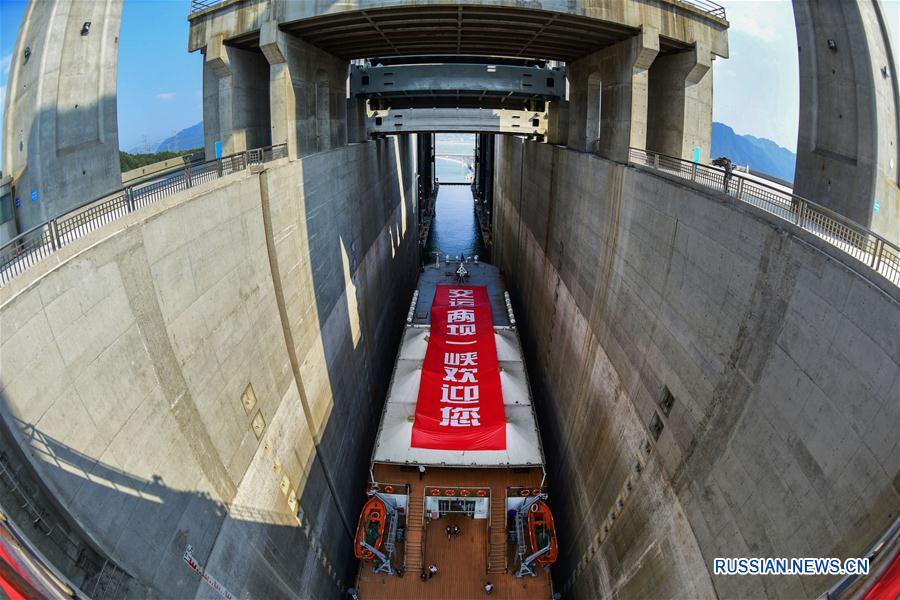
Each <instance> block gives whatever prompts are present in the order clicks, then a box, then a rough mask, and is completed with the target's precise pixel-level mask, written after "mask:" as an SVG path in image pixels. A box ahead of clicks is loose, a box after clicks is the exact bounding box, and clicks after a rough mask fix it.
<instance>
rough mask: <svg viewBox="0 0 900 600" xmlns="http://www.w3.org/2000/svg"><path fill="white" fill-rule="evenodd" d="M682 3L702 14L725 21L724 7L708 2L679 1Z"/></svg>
mask: <svg viewBox="0 0 900 600" xmlns="http://www.w3.org/2000/svg"><path fill="white" fill-rule="evenodd" d="M680 1H681V2H682V3H684V4H687V5H690V6H693V7H694V8H698V9H700V10H702V11H703V12H705V13H707V14H710V15H712V16H714V17H719V18H720V19H725V7H724V6H721V5H719V4H716V3H715V2H710V0H680Z"/></svg>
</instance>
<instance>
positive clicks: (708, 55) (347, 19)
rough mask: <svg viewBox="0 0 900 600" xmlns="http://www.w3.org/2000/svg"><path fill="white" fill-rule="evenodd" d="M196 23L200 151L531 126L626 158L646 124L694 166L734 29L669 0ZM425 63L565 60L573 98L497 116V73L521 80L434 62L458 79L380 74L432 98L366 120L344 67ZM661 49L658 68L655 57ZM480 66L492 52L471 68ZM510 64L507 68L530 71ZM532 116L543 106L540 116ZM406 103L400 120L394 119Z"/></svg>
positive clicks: (336, 8) (368, 5)
mask: <svg viewBox="0 0 900 600" xmlns="http://www.w3.org/2000/svg"><path fill="white" fill-rule="evenodd" d="M190 22H191V27H190V37H189V43H188V46H189V49H190V50H191V51H196V50H201V51H203V52H204V53H205V63H204V123H205V125H206V146H207V148H206V150H207V157H212V155H213V151H214V147H215V143H216V141H219V142H221V144H222V148H223V152H224V153H228V152H234V151H240V150H243V149H245V148H248V147H251V146H253V145H263V144H266V143H274V144H278V143H287V144H288V148H289V155H290V156H292V157H296V156H303V155H306V154H309V153H311V152H316V151H321V150H323V149H327V148H331V147H334V146H338V145H341V144H343V143H346V142H347V141H359V140H361V139H364V138H365V136H366V135H367V134H383V133H391V132H396V131H406V132H409V131H412V132H420V131H470V132H472V131H480V132H490V133H522V132H523V131H524V132H527V133H529V134H533V135H542V136H547V137H548V138H549V139H552V140H553V141H555V142H559V141H563V140H566V139H567V141H568V144H569V145H570V146H572V147H574V148H577V149H579V150H588V149H595V141H596V140H598V138H599V143H598V144H597V148H596V149H597V150H598V151H599V152H600V153H601V154H602V155H603V156H606V157H608V158H612V159H614V160H626V158H627V152H628V147H629V146H637V147H642V148H643V147H645V146H646V144H647V143H648V129H652V130H653V131H651V132H650V133H649V136H650V138H649V141H650V142H652V144H653V145H654V146H655V147H658V148H659V149H661V150H662V151H665V152H667V153H671V154H673V155H676V156H680V157H686V158H687V157H692V156H693V150H694V148H695V147H697V146H699V147H700V148H701V156H702V157H707V156H708V155H709V142H710V136H711V127H712V124H711V121H712V108H711V107H712V76H711V75H709V74H708V71H709V66H710V64H711V62H712V60H713V58H714V57H715V56H723V57H727V55H728V42H727V33H726V32H727V27H728V23H727V21H725V20H723V19H721V18H718V17H715V16H712V15H710V14H709V13H707V12H704V11H702V10H699V9H697V8H696V7H693V6H691V5H689V4H685V3H680V2H677V3H676V2H667V1H665V2H661V3H660V4H659V5H656V4H652V5H648V4H646V3H643V2H633V1H630V0H629V1H627V2H622V1H621V0H614V1H613V0H610V1H606V0H603V1H600V2H580V1H579V2H562V1H557V0H546V1H544V2H535V3H531V4H529V5H528V7H527V8H526V7H523V6H522V4H521V3H519V2H512V1H507V0H496V1H484V0H478V1H476V0H467V1H460V2H455V3H445V2H433V1H431V0H428V1H426V0H418V1H415V2H408V3H403V4H402V5H398V4H397V3H396V2H393V1H387V0H360V1H356V2H347V3H332V2H322V3H317V2H270V1H269V0H230V1H227V2H223V3H221V4H217V5H214V6H212V7H210V8H208V9H206V10H202V11H199V12H195V13H193V14H192V15H191V17H190ZM256 40H258V41H256ZM473 40H474V41H473ZM469 44H476V46H473V47H469ZM254 46H257V47H258V49H259V50H260V51H261V52H262V55H263V56H264V57H265V59H266V61H267V63H268V64H266V61H263V60H261V58H260V54H259V53H258V52H257V47H254ZM382 46H383V47H382ZM428 54H432V55H442V54H469V55H477V56H482V57H489V56H492V55H496V56H522V57H536V58H540V59H555V60H564V61H567V64H569V65H570V67H569V73H568V79H569V84H570V88H571V89H570V94H571V101H570V102H569V103H568V104H569V105H568V106H567V105H565V101H564V100H561V99H560V100H556V101H551V102H550V103H549V104H550V108H549V110H548V109H547V108H546V107H541V109H540V110H539V111H537V114H531V115H527V114H524V113H521V111H518V112H510V111H509V110H506V109H509V108H521V107H518V106H513V107H510V106H508V105H506V104H504V105H503V106H500V107H499V108H498V105H497V100H496V99H495V98H492V97H491V95H490V94H484V93H483V92H484V90H487V89H491V88H492V87H496V86H497V85H498V82H497V81H495V79H496V77H498V76H501V75H502V76H504V77H505V79H504V80H503V81H502V82H499V83H502V85H500V87H501V88H502V89H504V90H510V89H513V88H516V87H517V86H519V87H521V84H520V82H519V81H518V79H517V78H516V77H513V79H515V81H514V82H513V83H514V84H515V85H513V84H512V83H511V82H510V77H508V76H507V75H509V73H505V72H501V73H500V74H499V75H496V76H495V75H492V76H490V77H486V76H485V75H484V73H483V71H480V70H479V69H484V65H462V64H439V65H437V66H432V67H429V69H431V70H434V69H435V68H437V69H440V70H442V72H443V71H446V72H447V73H452V74H454V77H456V79H453V78H452V77H451V78H450V79H448V78H447V76H444V77H443V78H439V79H442V82H441V83H440V84H439V85H438V84H435V83H434V81H432V80H433V79H434V77H433V73H430V71H429V70H428V69H426V68H425V67H424V66H422V65H409V66H401V67H397V68H395V67H394V66H388V67H385V68H384V69H378V68H376V69H375V70H374V71H373V72H372V75H371V76H370V77H375V79H374V80H370V83H371V85H374V86H376V87H377V85H378V84H379V82H380V79H379V74H381V73H382V71H384V72H388V73H390V76H391V77H392V78H395V79H396V78H399V79H396V80H394V79H392V81H391V89H392V90H394V91H395V93H396V91H397V90H399V91H404V92H408V91H410V90H412V91H414V92H415V91H417V90H427V91H428V92H429V94H430V95H431V97H432V98H433V102H434V103H433V104H430V105H429V104H428V103H427V102H425V101H423V100H422V99H421V98H419V99H418V100H417V103H416V104H414V105H413V104H409V103H411V102H412V100H411V99H410V97H409V94H403V95H402V98H399V100H402V101H403V102H406V103H407V104H404V105H397V106H392V105H390V103H389V102H387V101H385V100H383V99H379V103H378V105H377V106H375V105H372V106H370V110H369V112H368V119H367V118H366V112H365V102H364V101H363V100H362V99H361V98H360V97H358V91H359V89H360V87H361V80H359V78H358V77H356V75H353V76H351V97H350V98H349V99H348V97H347V91H346V83H345V82H346V78H347V70H348V66H349V63H348V61H349V60H350V59H357V58H372V57H377V56H390V57H395V58H394V62H397V59H396V57H398V56H399V57H403V56H413V55H428ZM657 54H661V59H660V61H659V63H655V62H654V59H655V58H656V56H657ZM485 61H489V59H487V58H482V59H478V61H477V62H485ZM438 62H440V61H438ZM654 64H655V67H654V68H652V69H651V65H654ZM495 68H496V67H495ZM503 69H506V70H507V71H509V72H510V73H512V72H514V71H522V70H523V67H512V66H510V67H502V68H501V71H502V70H503ZM524 70H531V71H534V69H524ZM557 79H559V77H556V78H554V81H555V80H557ZM267 82H268V83H267ZM511 86H512V87H511ZM557 87H558V86H557ZM445 88H447V89H452V90H453V94H451V96H454V98H455V95H456V94H457V93H458V91H459V90H474V89H477V90H480V91H481V92H482V93H481V95H480V96H481V100H480V102H481V103H482V104H478V103H477V102H476V103H475V104H472V103H471V102H469V103H466V104H464V105H462V106H456V105H454V104H449V105H448V104H447V102H443V103H441V102H442V100H441V97H440V96H441V94H440V93H435V90H437V91H438V92H439V91H440V90H443V89H445ZM522 89H525V88H524V87H523V88H522ZM528 89H529V90H530V92H529V93H532V94H534V93H538V92H541V93H543V92H546V90H543V92H542V87H541V86H534V85H529V87H528ZM548 89H549V88H548ZM558 93H561V90H559V92H558ZM382 95H383V94H382ZM397 95H398V96H399V94H397ZM414 95H415V94H414ZM558 104H559V105H562V106H558ZM448 106H450V107H453V106H455V110H454V109H453V108H448ZM525 108H527V109H528V111H527V112H529V113H535V111H534V110H532V109H533V108H536V107H532V106H525ZM375 109H378V110H379V111H380V112H376V110H375ZM400 109H402V110H403V112H402V113H397V112H395V111H396V110H400ZM479 109H481V112H479ZM563 115H565V118H564V119H560V117H561V116H563ZM535 119H536V121H535ZM269 120H270V121H271V122H270V127H269V128H268V132H269V133H267V130H266V127H265V123H266V122H267V121H269ZM525 121H528V123H527V124H523V123H524V122H525ZM269 134H270V135H269ZM247 139H252V140H253V143H251V142H249V141H245V140H247Z"/></svg>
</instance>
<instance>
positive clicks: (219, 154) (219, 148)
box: [216, 140, 222, 158]
mask: <svg viewBox="0 0 900 600" xmlns="http://www.w3.org/2000/svg"><path fill="white" fill-rule="evenodd" d="M216 158H222V142H220V141H219V140H216Z"/></svg>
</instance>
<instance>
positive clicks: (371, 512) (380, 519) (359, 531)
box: [353, 496, 387, 560]
mask: <svg viewBox="0 0 900 600" xmlns="http://www.w3.org/2000/svg"><path fill="white" fill-rule="evenodd" d="M385 523H387V510H385V506H384V502H382V501H381V500H379V499H378V497H376V496H372V497H371V498H369V501H368V502H366V504H365V505H364V506H363V509H362V512H361V513H360V514H359V524H358V525H357V526H356V543H355V544H354V545H353V552H354V554H355V555H356V558H358V559H360V560H372V559H373V558H375V555H374V554H373V553H372V551H371V550H369V549H368V548H363V547H362V546H361V545H360V542H363V541H365V542H366V543H367V544H369V545H370V546H372V547H373V548H375V549H376V550H380V549H381V541H382V540H383V539H384V526H385Z"/></svg>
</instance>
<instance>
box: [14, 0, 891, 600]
mask: <svg viewBox="0 0 900 600" xmlns="http://www.w3.org/2000/svg"><path fill="white" fill-rule="evenodd" d="M193 5H194V6H193V9H192V12H191V14H190V15H189V17H188V18H189V22H190V34H189V40H188V46H189V50H190V51H191V52H197V53H199V54H200V55H201V56H202V60H203V81H202V86H203V127H204V144H205V154H206V157H205V158H206V160H205V161H203V162H198V163H195V164H193V165H188V166H187V167H184V168H180V169H179V170H178V171H177V172H174V171H171V172H169V173H168V174H167V175H166V177H167V178H166V179H165V181H166V183H165V184H164V185H162V184H161V185H160V187H159V189H158V190H157V188H153V189H154V191H153V192H152V193H151V192H149V191H148V190H147V188H144V187H140V186H125V187H123V185H122V183H121V178H120V175H121V174H120V172H119V167H118V162H117V161H116V157H115V152H116V151H117V150H118V135H117V124H116V119H115V102H116V85H115V69H116V52H117V44H118V33H119V20H120V16H121V2H118V1H117V0H104V1H103V2H78V1H65V0H53V1H47V2H35V1H32V2H31V3H30V4H29V7H28V9H27V11H26V14H25V19H24V22H23V25H22V27H21V29H20V32H19V38H18V40H17V44H16V50H15V52H14V54H13V59H12V64H11V68H10V79H9V81H10V83H9V85H8V91H7V99H6V103H5V106H6V113H5V117H4V132H3V153H4V165H6V167H5V172H4V176H10V177H11V179H10V180H9V181H8V182H7V181H6V179H5V178H4V179H3V180H2V181H0V186H2V187H0V200H3V199H5V198H7V195H8V197H9V198H16V197H28V195H30V194H32V193H35V194H36V195H37V197H38V198H39V201H36V202H25V203H23V204H22V206H23V207H24V208H17V209H15V210H14V211H13V213H11V214H14V218H11V219H9V220H8V221H10V223H11V224H9V223H6V222H4V223H2V224H0V236H2V237H0V243H2V244H3V246H2V247H0V269H2V271H0V283H2V287H0V369H2V371H0V415H2V420H0V421H2V422H0V507H2V513H3V515H4V516H5V518H6V523H7V524H8V527H9V528H10V531H12V533H11V534H10V535H13V536H14V537H15V539H18V540H20V544H21V547H22V548H24V550H23V552H24V553H25V554H26V555H28V556H31V557H32V559H33V560H34V561H36V562H37V563H40V564H43V565H46V568H47V569H48V570H49V571H50V572H51V573H52V578H55V579H56V580H58V581H59V582H62V583H61V584H56V585H62V586H64V587H67V588H68V589H69V590H70V591H72V593H73V594H74V595H75V596H84V597H97V598H101V597H147V598H158V597H167V598H187V597H203V598H212V597H218V596H222V597H241V598H248V597H251V598H282V597H285V598H287V597H301V598H342V597H345V593H346V590H347V588H348V587H350V586H353V585H354V582H355V581H356V577H357V572H358V569H359V568H361V567H360V566H359V563H358V562H357V561H356V560H355V559H354V557H353V547H352V544H353V542H352V537H353V534H354V529H355V527H356V522H357V518H358V515H359V512H360V509H361V507H362V505H363V501H364V500H365V496H364V495H363V494H362V493H361V490H362V489H363V488H364V486H365V485H366V482H367V481H368V480H369V479H368V478H369V473H368V471H369V458H370V455H371V452H372V444H373V441H374V439H375V436H376V433H377V430H378V426H379V418H380V415H381V411H382V406H383V403H384V400H385V395H386V393H387V390H388V386H389V384H390V382H391V377H392V371H393V368H394V360H395V357H396V353H397V348H398V344H399V343H400V336H401V332H402V328H403V324H404V319H405V318H406V315H407V310H408V307H409V305H410V298H411V297H412V293H413V289H414V288H415V286H416V279H417V276H418V271H419V268H420V267H421V266H422V264H423V262H424V261H432V262H433V260H434V259H433V257H428V256H423V255H422V253H421V251H420V244H419V235H420V228H421V225H422V224H423V222H424V220H425V219H426V217H427V215H426V208H427V207H428V206H429V203H433V201H434V197H435V194H436V193H437V192H436V182H435V174H434V168H435V167H434V153H435V146H434V144H435V138H434V135H433V134H435V133H442V132H467V133H473V134H476V135H477V149H478V150H477V154H476V156H475V159H474V165H473V166H474V177H473V181H472V183H471V187H472V189H473V193H474V197H475V198H476V200H477V203H476V204H477V205H478V206H479V207H480V208H479V211H484V213H483V214H484V215H486V216H485V218H486V221H485V223H486V225H485V234H486V235H488V236H489V238H488V239H490V241H491V243H492V246H491V256H490V261H491V263H492V264H493V265H495V266H497V267H499V268H500V269H501V270H502V273H503V277H504V281H505V284H506V286H507V287H508V290H509V293H510V298H511V301H512V306H513V308H514V310H515V314H516V316H517V321H518V332H519V335H520V336H521V339H522V346H523V350H524V356H525V361H526V363H527V367H528V379H529V381H530V385H531V386H532V389H533V391H534V405H535V410H536V414H537V417H538V420H539V423H540V430H541V443H542V446H543V452H544V453H545V457H546V468H547V473H548V482H549V486H550V487H551V488H552V489H553V490H554V492H555V495H554V504H553V510H554V514H555V517H556V522H557V527H558V531H559V538H560V556H559V560H558V562H557V563H556V564H554V565H553V568H552V572H551V574H552V585H553V590H554V591H555V592H556V593H559V594H560V595H561V596H562V597H565V598H608V597H616V598H675V597H679V598H682V597H690V598H716V597H718V598H748V597H779V598H794V597H818V596H820V595H821V594H823V593H825V592H828V591H829V590H830V591H831V593H832V596H831V597H834V598H838V597H841V598H844V597H846V598H849V597H860V595H861V594H863V593H864V592H865V590H867V589H869V587H871V586H872V585H873V583H874V582H875V581H876V580H878V578H879V577H881V575H882V574H883V573H884V572H885V571H886V570H887V569H888V567H889V566H890V564H891V560H892V559H893V557H894V556H896V553H897V547H898V543H900V541H898V534H897V518H898V511H900V446H898V433H897V432H898V431H900V427H898V426H900V369H898V364H900V288H898V285H900V250H898V247H897V243H898V241H900V240H898V237H900V235H898V225H897V215H898V214H900V208H898V206H900V200H898V189H897V180H898V174H897V173H898V172H897V163H898V162H900V161H898V154H897V148H898V146H897V130H898V125H897V114H898V113H897V104H898V100H897V91H896V90H897V88H896V67H895V65H894V64H893V62H892V59H891V56H892V54H891V52H890V43H889V38H888V37H887V34H886V30H885V28H884V17H883V14H882V8H881V7H880V5H879V4H878V3H877V2H871V3H869V2H862V3H859V4H858V5H852V4H847V3H843V2H815V3H808V4H807V3H800V2H795V13H796V15H797V19H796V22H797V30H798V44H799V45H800V48H801V53H800V75H801V97H812V96H815V97H817V98H818V99H819V100H818V101H816V102H814V104H815V107H816V110H815V111H812V113H811V114H805V115H804V117H803V120H802V121H801V123H800V139H799V142H800V143H799V144H798V173H797V182H796V188H795V191H796V193H797V195H791V194H790V193H784V192H779V191H777V190H775V191H773V190H771V189H769V188H767V187H766V186H764V185H762V184H759V183H758V182H755V181H753V180H750V179H743V178H741V177H740V176H739V175H735V177H734V179H732V180H731V183H730V184H729V185H727V186H725V185H724V182H723V173H722V172H721V171H720V170H718V169H716V168H715V167H709V166H707V164H708V162H709V158H710V157H709V146H710V137H711V120H712V97H713V96H712V94H713V85H712V69H711V66H712V64H713V61H714V60H715V58H716V57H721V58H727V56H728V38H727V29H728V21H727V20H726V15H725V13H724V9H722V8H721V7H719V6H717V5H715V4H713V3H711V2H707V1H706V0H690V1H682V0H658V1H654V2H648V1H643V0H591V1H588V0H576V1H573V2H555V1H551V0H543V1H539V2H532V3H521V2H512V1H506V0H498V1H490V2H489V1H477V0H467V1H456V2H449V3H448V2H433V1H430V0H412V1H409V2H404V3H398V2H394V1H391V0H357V1H356V2H352V3H322V2H318V3H317V2H300V1H296V2H294V1H284V0H224V1H222V2H216V1H214V0H204V1H200V0H196V1H195V2H194V3H193ZM88 21H90V22H91V25H90V28H89V31H88V33H86V34H83V33H82V31H83V29H84V24H85V23H86V22H88ZM834 40H837V42H836V49H831V48H830V45H829V42H830V41H834ZM26 50H27V55H28V58H27V60H26V59H25V56H26ZM841 65H843V66H844V67H845V70H844V71H842V72H841V75H840V77H837V75H835V76H834V77H832V75H830V73H831V69H832V68H834V69H835V70H837V69H839V68H840V67H841ZM848 65H849V66H848ZM851 67H852V68H851ZM882 67H884V72H885V73H887V74H886V75H884V76H882ZM85 77H87V78H88V79H90V78H94V79H90V81H88V83H89V84H90V85H88V84H86V83H85V81H86V80H85ZM835 77H837V78H835ZM848 81H849V82H851V83H847V82H848ZM851 84H852V87H853V89H854V90H855V91H856V95H855V96H854V97H853V98H849V97H848V98H845V99H841V100H840V102H839V101H838V100H837V99H834V98H833V96H834V94H832V93H831V92H828V90H835V89H843V88H842V87H841V86H845V85H851ZM891 85H893V86H894V87H893V88H891V87H890V86H891ZM823 90H824V91H823ZM826 92H827V93H826ZM829 94H830V95H829ZM828 98H832V100H828ZM846 103H849V104H850V105H852V107H851V108H847V106H845V104H846ZM76 105H77V108H76ZM847 111H850V112H847ZM836 112H840V114H841V115H844V114H845V113H846V114H852V115H853V119H854V120H853V121H852V123H848V122H847V121H845V120H844V117H842V118H841V120H840V123H838V121H837V118H836V117H835V113H836ZM836 123H837V124H836ZM851 125H852V127H851V130H852V131H853V132H854V135H856V133H857V132H859V133H858V139H857V142H855V143H854V144H853V145H852V148H851V147H848V146H846V145H841V144H839V143H838V141H837V140H838V138H840V139H841V140H843V139H844V137H843V134H841V133H840V132H842V131H845V129H846V128H847V127H850V126H851ZM835 128H836V129H835ZM838 147H839V148H838ZM836 148H838V149H839V150H840V152H837V151H836ZM851 155H852V156H851ZM695 157H696V158H695ZM694 160H696V161H697V162H693V161H694ZM173 173H174V174H173ZM823 178H824V181H825V182H826V183H823ZM23 194H24V196H23ZM93 198H96V200H95V201H93V202H90V203H88V204H84V203H85V201H87V200H89V199H93ZM3 201H6V200H3ZM876 203H877V204H878V205H879V207H880V210H879V211H878V212H877V214H873V206H874V205H875V204H876ZM4 214H5V213H4ZM479 214H481V213H479ZM412 477H415V474H414V473H413V475H412ZM880 540H881V544H880V545H879V544H878V542H879V541H880ZM874 550H878V553H877V554H872V557H873V558H872V563H871V564H872V569H871V572H870V574H869V575H868V576H866V577H859V578H849V579H845V578H844V577H842V576H840V575H807V576H800V575H765V576H729V575H717V574H716V573H715V572H714V568H713V561H714V560H715V559H716V558H725V557H727V558H731V557H838V558H841V559H844V558H850V557H866V556H868V555H869V554H868V553H870V552H873V551H874ZM413 576H414V575H413ZM20 583H21V582H20ZM48 586H50V587H52V585H50V584H48ZM435 589H436V590H437V588H435ZM435 594H437V595H436V596H435V597H440V595H439V594H440V592H437V591H436V592H435ZM853 594H857V596H854V595H853Z"/></svg>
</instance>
